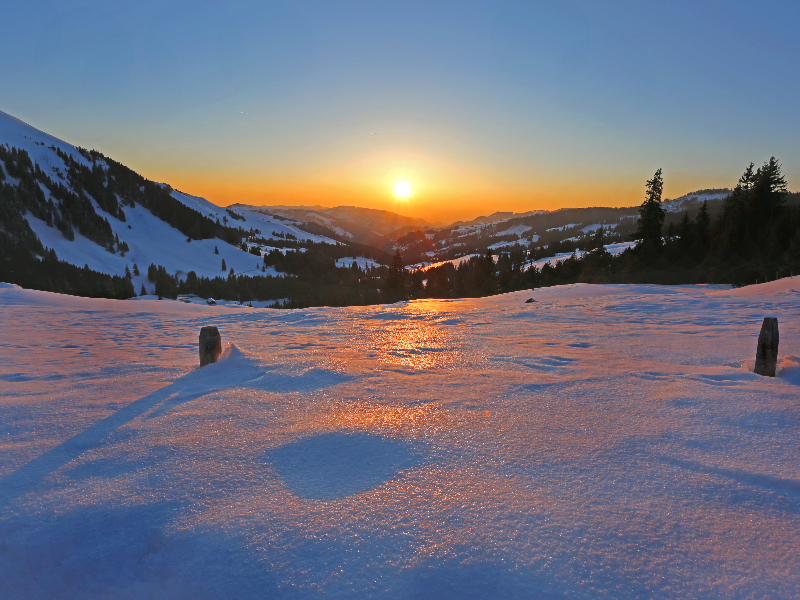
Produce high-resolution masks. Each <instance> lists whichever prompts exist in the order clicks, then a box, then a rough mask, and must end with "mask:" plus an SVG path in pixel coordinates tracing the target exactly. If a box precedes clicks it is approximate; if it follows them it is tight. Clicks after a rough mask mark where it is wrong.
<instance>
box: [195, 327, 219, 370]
mask: <svg viewBox="0 0 800 600" xmlns="http://www.w3.org/2000/svg"><path fill="white" fill-rule="evenodd" d="M220 354H222V337H221V336H220V335H219V329H217V328H216V327H214V326H209V327H203V328H202V329H201V330H200V366H201V367H205V366H206V365H207V364H209V363H215V362H217V358H218V357H219V355H220Z"/></svg>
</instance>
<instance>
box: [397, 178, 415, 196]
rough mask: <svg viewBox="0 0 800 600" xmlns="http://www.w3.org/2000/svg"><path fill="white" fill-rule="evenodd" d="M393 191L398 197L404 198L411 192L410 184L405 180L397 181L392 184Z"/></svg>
mask: <svg viewBox="0 0 800 600" xmlns="http://www.w3.org/2000/svg"><path fill="white" fill-rule="evenodd" d="M394 193H395V194H397V197H398V198H406V197H408V195H409V194H410V193H411V185H409V183H408V182H407V181H398V182H397V183H395V184H394Z"/></svg>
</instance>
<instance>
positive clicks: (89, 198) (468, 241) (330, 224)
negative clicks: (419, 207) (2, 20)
mask: <svg viewBox="0 0 800 600" xmlns="http://www.w3.org/2000/svg"><path fill="white" fill-rule="evenodd" d="M0 144H2V146H4V148H5V152H6V155H7V161H11V162H6V163H3V162H2V161H0V171H2V175H3V177H2V179H4V183H5V184H6V185H11V186H16V188H15V189H17V188H18V189H19V190H22V187H20V186H23V179H25V178H27V179H25V181H29V182H31V181H35V182H36V183H35V185H34V186H33V187H35V188H38V191H36V189H33V188H31V189H30V190H28V191H25V190H22V191H18V192H15V193H17V196H13V195H12V196H13V198H17V199H16V200H14V199H13V198H12V196H8V195H7V196H4V197H3V199H2V200H0V202H3V203H5V207H4V208H3V209H4V210H5V212H6V213H8V214H9V215H11V214H12V213H14V214H16V215H17V218H19V217H22V218H23V219H24V222H25V223H26V224H27V227H29V228H30V231H31V232H32V234H35V236H36V237H38V239H39V241H40V242H41V244H42V245H43V246H44V247H46V248H48V249H52V250H54V251H55V252H56V254H57V256H58V258H59V259H61V260H64V261H67V262H69V263H70V264H74V265H76V266H78V267H83V266H84V265H85V266H88V267H89V268H90V269H92V270H95V271H99V272H102V273H107V274H109V275H119V276H122V275H124V274H125V273H126V269H127V270H128V271H132V270H133V265H137V267H138V271H139V273H140V274H139V275H133V276H132V279H131V281H132V283H133V286H134V288H135V289H136V290H137V292H138V291H139V290H140V288H141V287H142V286H144V287H145V289H146V290H147V291H148V292H151V288H152V282H151V281H149V280H148V278H147V277H146V275H145V274H144V272H143V270H145V269H146V268H147V266H148V265H150V264H156V265H163V266H164V268H165V269H166V270H167V272H169V273H171V274H177V276H178V278H181V277H185V275H186V274H187V273H188V272H189V271H194V272H195V273H196V274H197V275H198V276H205V277H214V276H219V275H220V274H221V273H223V274H224V272H223V269H222V262H223V260H224V261H225V268H226V269H227V270H230V269H233V270H234V272H235V273H248V274H251V275H259V274H264V275H266V274H273V275H274V274H276V273H277V271H276V270H275V269H274V268H273V267H265V265H264V264H263V261H262V260H261V259H262V257H263V256H264V255H265V254H268V253H270V252H273V251H276V250H277V251H280V252H286V251H287V249H291V248H305V247H308V246H309V245H312V244H317V245H321V246H322V247H324V248H327V249H328V250H326V252H329V253H330V255H331V256H332V258H334V259H336V260H338V261H340V262H341V263H342V264H348V265H349V264H350V262H352V261H353V260H355V259H357V258H359V257H362V259H367V262H366V263H365V262H364V260H361V259H360V260H361V262H360V263H359V264H365V265H368V264H379V263H382V264H387V263H388V262H389V261H390V259H391V255H392V254H393V253H394V252H395V251H400V253H401V254H402V256H403V259H404V262H405V263H406V264H420V265H424V264H430V263H434V262H437V261H442V260H450V259H454V258H457V257H459V256H464V255H468V254H473V253H477V252H485V251H486V250H487V249H489V250H492V251H494V252H495V253H498V252H502V251H506V250H511V249H514V248H518V249H533V248H541V247H543V246H547V247H549V248H552V249H553V250H554V251H571V250H572V249H575V248H579V247H581V246H582V245H585V243H586V241H587V239H588V237H590V236H591V235H593V234H594V232H595V231H596V230H597V229H598V228H599V227H601V226H602V227H604V229H605V230H606V231H607V238H606V239H607V241H608V242H609V243H614V242H623V241H627V240H629V239H630V238H631V235H632V234H633V232H634V231H635V228H636V219H637V215H638V207H635V206H634V207H626V208H609V207H594V208H564V209H560V210H554V211H530V212H525V213H513V212H496V213H493V214H491V215H488V216H483V217H478V218H476V219H472V220H470V221H458V222H455V223H452V224H450V225H446V226H442V225H441V224H437V223H430V222H427V221H425V220H424V219H419V218H413V217H406V216H402V215H398V214H395V213H392V212H390V211H385V210H376V209H369V208H360V207H355V206H338V207H334V208H325V207H321V206H250V205H244V204H234V205H232V206H229V207H227V208H224V207H221V206H217V205H215V204H213V203H211V202H209V201H207V200H205V199H203V198H200V197H197V196H192V195H189V194H185V193H183V192H180V191H178V190H174V189H172V188H170V187H169V186H168V185H166V184H161V183H158V184H157V183H154V182H149V181H147V180H146V179H144V178H143V177H141V176H139V175H137V174H135V173H133V171H130V169H127V168H126V167H124V166H123V165H120V164H119V163H116V162H115V161H113V160H112V159H110V158H106V157H104V156H103V155H101V154H100V153H98V152H95V151H87V150H84V149H80V148H77V147H75V146H73V145H71V144H69V143H67V142H64V141H62V140H59V139H58V138H55V137H53V136H51V135H48V134H46V133H44V132H42V131H39V130H38V129H36V128H34V127H32V126H30V125H28V124H26V123H23V122H22V121H20V120H19V119H16V118H15V117H13V116H11V115H8V114H6V113H3V112H0ZM12 149H16V150H17V151H24V152H25V153H26V154H27V156H28V157H29V159H30V163H31V165H30V173H28V174H27V175H25V177H22V175H20V177H16V176H15V175H14V173H15V172H16V171H15V169H24V165H23V164H22V163H24V162H25V160H24V159H22V158H14V156H18V155H17V154H13V156H12V154H11V150H12ZM26 185H28V184H26ZM30 185H33V184H30ZM23 187H24V186H23ZM729 192H730V190H727V189H706V190H698V191H696V192H692V193H690V194H685V195H684V196H681V197H680V198H675V199H672V200H666V201H665V202H664V204H663V206H664V208H665V210H666V211H667V213H668V216H667V220H668V222H669V221H677V220H678V219H679V218H680V217H681V215H682V214H683V212H685V211H688V212H689V213H690V214H691V213H694V212H695V211H696V210H697V209H698V208H699V206H700V204H701V203H702V202H703V201H706V202H708V205H709V210H710V212H711V213H712V214H713V213H714V212H716V211H717V210H719V207H720V205H721V202H722V200H723V199H724V198H725V196H726V195H727V194H728V193H729ZM26 194H27V195H26ZM9 198H12V199H9ZM77 206H80V207H81V208H80V209H78V208H75V207H77ZM8 219H11V217H10V216H9V217H8ZM8 222H9V223H10V222H11V221H8ZM0 225H2V224H0ZM8 227H10V226H7V227H6V230H8ZM369 261H373V262H372V263H370V262H369ZM337 264H338V263H337Z"/></svg>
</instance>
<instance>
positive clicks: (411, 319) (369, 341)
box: [357, 303, 460, 370]
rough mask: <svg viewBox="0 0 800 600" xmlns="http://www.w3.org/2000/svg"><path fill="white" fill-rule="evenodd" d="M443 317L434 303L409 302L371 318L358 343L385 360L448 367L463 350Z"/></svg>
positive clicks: (403, 363)
mask: <svg viewBox="0 0 800 600" xmlns="http://www.w3.org/2000/svg"><path fill="white" fill-rule="evenodd" d="M441 317H442V315H441V313H440V311H437V310H436V305H435V304H434V305H430V303H426V304H425V305H422V306H418V305H410V306H406V307H403V308H402V309H400V311H399V312H395V313H384V314H383V315H381V318H378V319H374V320H372V321H371V322H369V323H368V332H367V336H366V337H361V339H360V342H357V343H359V345H360V346H361V349H362V350H366V351H375V352H377V354H378V356H379V358H380V359H381V360H382V361H384V362H390V363H395V364H400V365H403V366H405V367H410V368H412V369H419V370H423V369H435V368H441V367H445V366H448V365H451V364H453V363H454V362H456V361H458V360H459V358H460V350H459V344H458V343H456V339H455V335H454V332H453V331H451V328H450V327H449V326H447V325H443V324H442V323H441V321H442V318H441Z"/></svg>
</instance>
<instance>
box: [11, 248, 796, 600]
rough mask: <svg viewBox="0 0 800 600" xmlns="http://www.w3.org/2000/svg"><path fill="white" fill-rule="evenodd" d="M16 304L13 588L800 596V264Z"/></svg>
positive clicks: (34, 594) (28, 294)
mask: <svg viewBox="0 0 800 600" xmlns="http://www.w3.org/2000/svg"><path fill="white" fill-rule="evenodd" d="M192 244H194V242H193V243H192ZM531 297H532V298H533V299H534V300H536V302H532V303H527V304H526V303H525V301H526V300H527V299H528V298H531ZM765 316H777V317H778V319H779V323H780V334H781V342H780V343H781V346H780V355H779V373H778V376H777V377H776V378H765V377H760V376H757V375H754V374H753V373H752V367H753V358H754V354H755V345H756V338H757V336H758V332H759V328H760V326H761V321H762V319H763V318H764V317H765ZM0 321H1V322H2V323H3V324H4V328H3V344H2V345H0V382H2V383H0V444H1V447H2V452H0V597H2V598H4V599H8V600H16V599H26V600H27V599H31V598H48V599H60V598H132V599H133V598H169V599H176V598H192V599H195V598H208V599H216V598H237V599H240V600H242V599H248V598H274V599H282V598H293V599H314V598H382V599H384V598H385V599H401V598H402V599H406V598H437V599H440V598H480V599H503V600H505V599H514V598H518V599H528V598H553V599H555V598H575V599H596V598H614V599H617V600H624V599H633V598H635V599H641V598H648V599H669V600H672V599H674V598H682V599H694V598H697V599H700V598H704V599H705V598H753V599H756V598H758V599H762V598H798V597H800V570H799V569H798V568H797V549H798V548H800V520H798V514H799V513H800V417H799V416H798V415H800V278H799V279H783V280H779V281H775V282H771V283H768V284H763V285H759V286H751V287H748V288H741V289H734V290H724V289H714V288H712V287H702V286H700V287H693V286H684V287H666V286H655V285H654V286H647V285H639V286H623V285H620V286H611V285H596V286H593V285H573V286H565V287H555V288H547V289H542V290H535V291H533V292H531V291H525V292H518V293H514V294H508V295H505V296H495V297H491V298H483V299H467V300H447V301H416V302H409V303H400V304H395V305H384V306H370V307H357V308H356V307H352V308H344V309H307V310H296V311H275V310H259V309H246V310H245V309H239V310H233V309H231V308H228V307H207V306H200V305H194V304H192V305H189V304H183V303H180V302H174V301H166V300H165V301H161V302H158V301H155V300H152V301H151V300H135V301H133V300H129V301H113V300H91V299H84V298H76V297H69V296H61V295H56V294H50V293H45V292H35V291H26V290H21V289H19V288H17V287H15V286H7V285H6V286H2V288H0ZM209 324H215V325H217V326H219V328H220V331H221V334H222V339H223V343H224V344H232V345H231V346H229V347H228V349H227V350H226V352H225V353H224V355H223V356H222V358H221V360H220V362H219V363H217V364H215V365H210V366H208V367H205V368H203V369H197V368H196V365H197V362H198V356H197V336H198V331H199V329H200V327H201V326H203V325H209Z"/></svg>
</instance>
